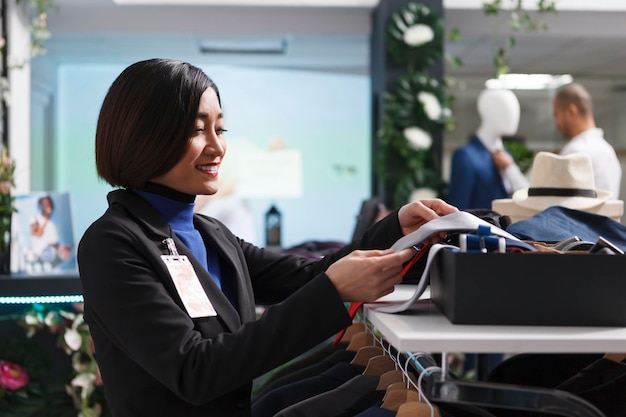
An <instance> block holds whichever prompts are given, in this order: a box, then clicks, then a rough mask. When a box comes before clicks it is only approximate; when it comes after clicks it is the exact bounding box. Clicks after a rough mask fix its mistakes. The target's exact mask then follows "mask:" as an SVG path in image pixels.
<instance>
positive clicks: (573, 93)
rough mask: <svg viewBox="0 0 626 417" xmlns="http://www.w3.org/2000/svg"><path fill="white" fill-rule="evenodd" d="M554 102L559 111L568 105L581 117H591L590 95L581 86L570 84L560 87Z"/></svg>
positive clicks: (591, 103) (591, 104)
mask: <svg viewBox="0 0 626 417" xmlns="http://www.w3.org/2000/svg"><path fill="white" fill-rule="evenodd" d="M555 100H556V103H557V105H558V106H559V108H561V109H565V108H566V107H567V106H569V105H570V104H573V105H574V106H576V108H577V109H578V113H580V114H581V115H582V116H584V117H586V116H589V115H593V101H592V100H591V95H590V94H589V92H588V91H587V89H586V88H585V87H583V86H582V84H579V83H570V84H567V85H566V86H564V87H561V89H559V91H558V92H557V94H556V97H555Z"/></svg>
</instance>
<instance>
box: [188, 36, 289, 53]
mask: <svg viewBox="0 0 626 417" xmlns="http://www.w3.org/2000/svg"><path fill="white" fill-rule="evenodd" d="M200 52H202V53H204V54H211V53H213V54H269V55H282V54H284V53H285V52H287V40H285V39H260V40H221V41H220V40H211V41H200Z"/></svg>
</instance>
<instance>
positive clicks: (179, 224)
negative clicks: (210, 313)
mask: <svg viewBox="0 0 626 417" xmlns="http://www.w3.org/2000/svg"><path fill="white" fill-rule="evenodd" d="M133 191H134V192H135V193H137V194H139V195H140V196H141V197H143V198H144V199H146V200H147V201H148V202H149V203H150V204H151V205H152V206H153V207H154V208H155V209H156V210H157V211H158V212H159V213H160V214H161V215H162V216H163V217H164V218H165V220H167V222H168V223H169V225H170V227H171V228H172V230H173V231H174V233H176V236H178V237H179V238H180V240H182V241H183V243H184V244H185V246H187V247H188V248H189V250H190V251H191V253H193V256H195V257H196V259H198V261H199V262H200V264H202V266H204V268H205V269H206V270H207V271H208V272H209V274H210V275H211V278H213V281H215V283H216V284H217V286H218V287H220V288H222V282H221V275H220V262H219V257H218V255H217V253H216V252H215V251H213V250H209V248H207V247H206V245H205V244H204V241H203V240H202V236H200V232H198V231H197V230H196V228H195V227H194V224H193V207H194V200H195V196H194V195H189V194H184V193H181V192H178V191H176V190H173V189H171V188H167V187H164V186H161V185H158V184H153V183H148V184H146V187H145V189H144V190H141V191H140V190H133ZM226 295H227V296H228V295H229V294H226ZM229 298H230V297H229Z"/></svg>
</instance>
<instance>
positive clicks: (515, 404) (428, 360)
mask: <svg viewBox="0 0 626 417" xmlns="http://www.w3.org/2000/svg"><path fill="white" fill-rule="evenodd" d="M365 322H366V326H367V328H368V329H369V330H370V331H371V332H372V333H373V334H376V333H377V329H376V328H375V327H374V326H373V325H372V324H371V322H369V321H367V320H365ZM378 333H380V336H378V337H377V339H378V342H379V343H380V344H381V346H384V347H385V350H386V351H387V352H388V353H389V354H390V355H392V352H393V351H394V350H395V351H396V352H397V354H398V357H399V356H400V354H401V353H402V354H404V355H405V358H406V361H407V362H406V363H407V364H411V366H412V368H413V369H414V370H415V371H416V372H417V373H418V375H421V374H423V376H422V378H420V382H421V383H420V385H419V386H418V387H417V388H418V390H419V391H420V392H422V393H423V394H424V395H425V396H426V398H427V399H428V400H429V401H431V402H433V403H435V404H439V403H446V404H458V405H466V406H475V407H488V408H504V409H510V410H520V411H542V412H547V413H551V414H556V415H561V416H565V417H606V416H605V415H604V414H603V413H602V412H601V411H600V410H598V409H597V408H596V407H595V406H593V405H591V404H589V403H588V402H587V401H585V400H583V399H582V398H580V397H578V396H576V395H574V394H572V393H569V392H565V391H561V390H556V389H550V388H536V387H526V386H520V385H512V384H500V383H489V382H481V381H460V380H456V379H453V378H451V377H450V375H449V373H448V366H447V363H448V355H447V353H446V352H442V358H441V367H435V366H434V365H436V363H437V362H436V361H435V359H434V358H433V357H432V356H431V355H430V354H428V353H424V352H417V353H416V352H401V351H399V350H397V349H395V347H394V346H393V345H392V344H391V343H389V342H387V341H386V340H385V335H384V334H383V333H382V332H380V331H378Z"/></svg>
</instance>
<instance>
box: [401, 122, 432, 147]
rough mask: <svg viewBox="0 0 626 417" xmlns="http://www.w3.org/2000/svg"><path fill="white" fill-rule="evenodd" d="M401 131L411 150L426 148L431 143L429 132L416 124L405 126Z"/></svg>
mask: <svg viewBox="0 0 626 417" xmlns="http://www.w3.org/2000/svg"><path fill="white" fill-rule="evenodd" d="M403 133H404V137H405V138H406V140H407V142H408V143H409V148H411V149H413V150H416V151H419V150H422V149H428V148H430V145H432V143H433V138H432V137H431V136H430V134H429V133H428V132H426V131H424V130H423V129H420V128H419V127H417V126H412V127H407V128H406V129H404V132H403Z"/></svg>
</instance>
